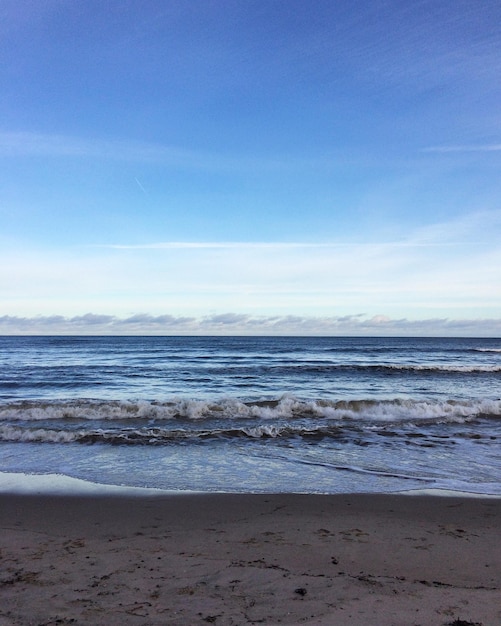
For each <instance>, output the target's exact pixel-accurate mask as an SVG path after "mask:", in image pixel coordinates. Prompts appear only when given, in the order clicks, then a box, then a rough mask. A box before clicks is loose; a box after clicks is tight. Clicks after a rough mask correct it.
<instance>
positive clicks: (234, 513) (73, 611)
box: [0, 492, 501, 626]
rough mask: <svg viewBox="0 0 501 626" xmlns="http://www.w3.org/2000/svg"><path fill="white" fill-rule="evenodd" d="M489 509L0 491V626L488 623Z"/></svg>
mask: <svg viewBox="0 0 501 626" xmlns="http://www.w3.org/2000/svg"><path fill="white" fill-rule="evenodd" d="M500 527H501V499H499V498H482V497H480V498H478V497H477V498H470V497H461V496H453V495H448V496H446V497H444V496H437V495H433V496H430V495H414V496H413V497H405V496H404V495H402V494H339V495H306V494H220V493H218V494H201V493H184V494H182V497H180V494H179V493H177V494H162V495H159V494H154V495H153V494H151V493H150V494H148V495H143V496H142V497H140V498H138V497H137V494H128V495H125V493H124V492H120V493H118V492H115V493H113V494H111V493H105V492H101V493H90V492H87V493H78V494H77V493H73V494H71V495H70V494H68V493H66V494H61V493H60V494H52V495H50V494H47V493H45V494H36V493H31V494H28V493H2V494H0V528H1V539H0V550H1V552H0V554H1V561H0V626H20V625H21V624H22V625H23V626H28V625H31V624H33V625H37V626H38V625H39V624H42V623H43V624H55V623H58V624H66V623H72V624H77V625H78V624H88V625H94V624H95V625H101V624H103V625H104V624H107V625H109V624H111V625H113V624H127V625H128V624H138V625H140V626H148V625H156V624H158V625H159V626H160V625H166V624H172V625H174V626H176V625H179V626H182V625H185V624H193V625H197V624H199V625H201V626H203V625H206V624H207V623H215V624H216V625H219V626H221V625H223V626H236V625H237V624H238V625H242V624H256V623H264V624H288V625H290V626H292V625H296V624H298V625H299V624H311V625H313V624H314V625H316V626H328V625H329V626H331V625H332V624H350V626H351V625H353V626H366V625H367V624H385V626H409V625H417V624H422V625H426V626H434V625H436V626H442V625H445V624H450V623H452V622H453V621H454V620H456V619H458V620H464V621H470V622H472V623H475V624H482V626H498V625H499V623H501V606H500V605H499V597H500V593H501V544H500V542H499V528H500Z"/></svg>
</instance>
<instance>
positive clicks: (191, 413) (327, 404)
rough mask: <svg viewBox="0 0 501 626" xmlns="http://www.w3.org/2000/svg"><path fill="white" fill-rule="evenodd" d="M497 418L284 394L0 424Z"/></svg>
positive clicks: (79, 410)
mask: <svg viewBox="0 0 501 626" xmlns="http://www.w3.org/2000/svg"><path fill="white" fill-rule="evenodd" d="M478 416H501V399H498V400H471V401H466V400H464V401H463V400H446V401H433V400H415V399H406V398H396V399H392V400H363V399H362V400H328V399H318V400H300V399H297V398H294V397H292V396H284V397H282V398H280V399H278V400H261V401H256V402H243V401H239V400H235V399H222V400H217V401H207V400H189V399H174V400H170V401H166V402H159V401H147V400H141V401H123V400H115V401H113V400H112V401H103V400H87V399H80V400H68V401H59V402H57V401H56V402H49V401H23V402H14V403H11V404H6V405H3V406H0V420H9V421H11V420H23V421H30V420H72V419H74V420H129V419H135V420H174V419H186V420H203V419H209V418H224V419H239V418H244V419H249V418H251V419H252V418H260V419H265V420H266V419H274V418H287V419H295V418H303V417H320V418H330V419H345V420H346V419H353V420H370V421H372V420H374V421H381V420H383V421H400V420H402V419H417V420H419V419H430V418H431V419H444V418H445V419H448V418H450V419H458V418H474V417H478Z"/></svg>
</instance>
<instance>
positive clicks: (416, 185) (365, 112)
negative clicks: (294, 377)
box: [0, 0, 501, 336]
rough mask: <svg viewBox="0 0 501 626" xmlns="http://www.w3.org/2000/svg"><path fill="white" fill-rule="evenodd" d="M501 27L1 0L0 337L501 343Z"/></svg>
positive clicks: (319, 12) (255, 0)
mask: <svg viewBox="0 0 501 626" xmlns="http://www.w3.org/2000/svg"><path fill="white" fill-rule="evenodd" d="M499 24H501V4H500V3H499V2H498V1H497V0H496V1H491V0H485V1H481V0H431V1H428V0H425V1H420V0H416V1H410V0H409V1H403V0H400V1H395V0H373V1H370V0H364V1H357V0H349V1H348V0H346V1H345V0H338V1H336V0H328V1H324V0H311V1H309V2H304V0H266V1H264V0H248V1H243V0H231V1H230V0H212V1H211V0H203V1H202V0H192V1H188V0H184V1H182V2H181V1H175V0H161V1H160V0H141V1H140V0H120V1H118V0H117V1H114V0H108V1H103V0H100V1H94V0H86V1H85V2H78V1H76V0H74V1H72V0H65V1H62V0H46V1H44V2H39V1H38V0H15V1H11V0H2V2H1V3H0V55H1V56H0V61H1V62H0V333H2V332H3V333H17V332H23V333H24V332H54V333H57V332H78V333H80V332H84V333H85V332H92V333H100V332H105V333H114V332H117V333H118V332H119V333H123V332H134V333H142V332H144V333H150V332H152V333H160V334H162V333H168V334H169V333H173V332H174V333H178V332H179V333H199V332H204V333H222V334H234V333H236V334H239V333H257V334H259V333H300V334H310V333H313V334H316V333H318V334H439V335H440V334H460V335H461V334H472V335H492V336H501V244H500V241H501V176H500V173H501V172H500V169H501V168H500V166H501V107H500V102H501V82H500V80H499V76H500V75H501V34H500V30H499Z"/></svg>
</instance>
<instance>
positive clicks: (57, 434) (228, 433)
mask: <svg viewBox="0 0 501 626" xmlns="http://www.w3.org/2000/svg"><path fill="white" fill-rule="evenodd" d="M467 421H468V420H466V419H455V420H433V419H430V420H428V421H426V423H425V424H424V423H423V422H421V424H420V426H422V427H423V426H424V429H421V430H420V429H416V428H414V426H415V425H416V424H412V423H406V424H400V425H399V426H398V427H395V425H394V424H393V425H391V427H389V428H388V427H387V426H385V425H383V424H379V425H372V426H369V427H367V425H364V424H359V423H351V424H347V423H344V424H340V423H337V424H336V423H327V424H319V423H316V424H297V425H294V424H291V423H285V424H278V423H276V424H258V425H255V426H249V425H245V426H240V427H238V426H237V427H235V426H233V425H228V426H227V427H222V428H217V427H212V428H203V429H197V428H191V429H190V428H173V429H170V428H159V427H142V428H123V427H121V428H108V429H107V428H78V429H73V430H65V429H56V428H32V427H29V426H28V427H26V426H25V425H22V426H18V425H12V424H8V425H0V441H3V442H20V443H54V444H65V443H79V444H108V445H128V446H131V445H142V446H161V445H169V444H176V443H193V442H194V443H196V442H203V441H207V440H236V439H247V440H258V439H294V438H295V439H302V440H317V441H318V440H322V439H335V440H336V441H337V442H338V443H345V442H351V443H352V444H355V445H361V446H365V445H368V444H369V443H371V442H374V441H375V440H376V439H378V438H380V437H382V436H383V437H385V439H386V440H387V441H388V440H389V439H395V438H396V439H404V440H405V441H406V443H407V444H411V443H412V444H414V445H420V446H426V447H434V446H435V445H437V441H439V442H440V444H441V445H444V443H446V441H447V440H451V441H452V439H457V438H462V439H474V440H475V441H476V442H477V443H478V442H479V440H482V439H488V440H489V441H490V440H491V439H495V438H496V436H493V435H492V433H490V434H489V435H488V436H487V435H480V434H479V433H477V432H476V431H473V432H471V431H468V430H466V431H464V432H458V431H457V430H456V429H455V430H454V432H453V433H451V434H450V435H449V434H444V432H443V431H441V433H440V434H439V435H436V436H435V435H433V433H432V432H431V431H429V429H428V428H427V427H429V426H430V425H434V424H438V423H444V422H445V423H448V424H450V423H454V424H456V425H457V424H458V423H464V422H467ZM452 443H454V441H452Z"/></svg>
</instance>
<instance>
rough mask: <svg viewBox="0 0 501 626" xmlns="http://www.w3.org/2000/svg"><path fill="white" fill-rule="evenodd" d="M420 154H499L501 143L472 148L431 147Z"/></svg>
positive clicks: (465, 146) (473, 146)
mask: <svg viewBox="0 0 501 626" xmlns="http://www.w3.org/2000/svg"><path fill="white" fill-rule="evenodd" d="M422 152H443V153H446V152H501V143H497V144H486V145H472V146H467V145H464V146H431V147H429V148H423V150H422Z"/></svg>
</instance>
